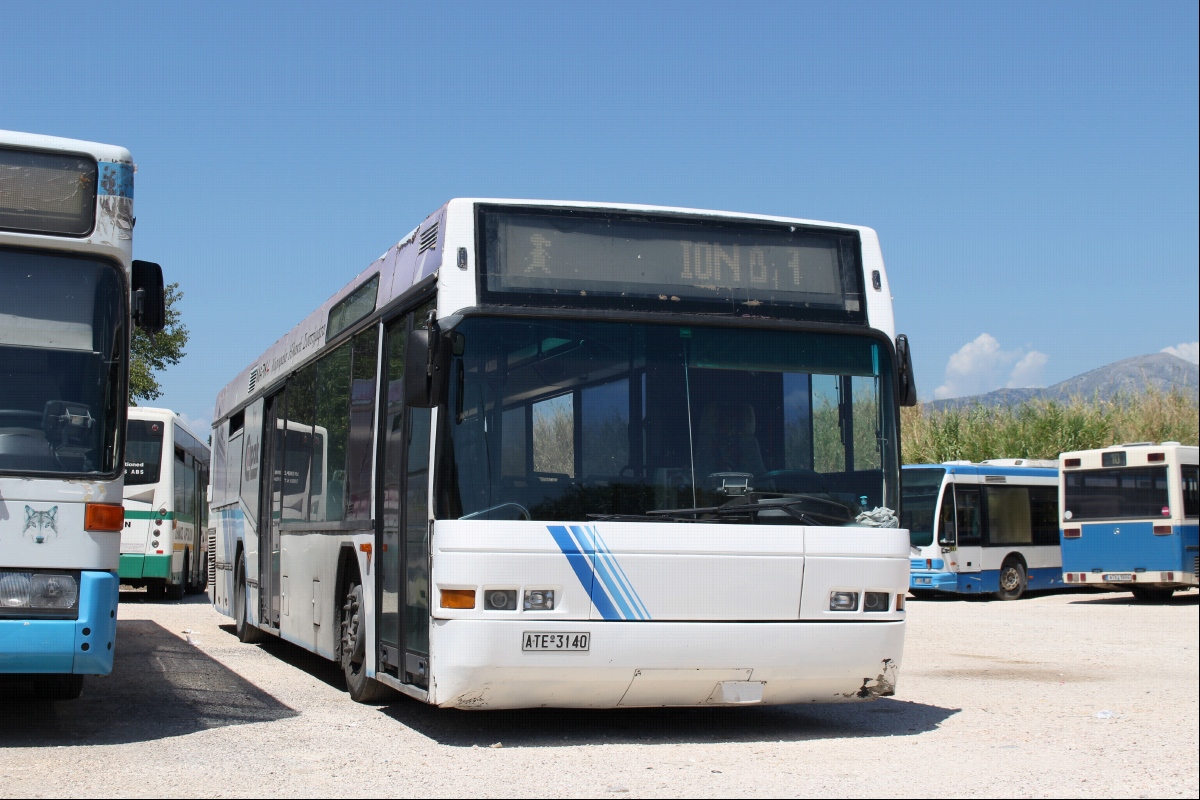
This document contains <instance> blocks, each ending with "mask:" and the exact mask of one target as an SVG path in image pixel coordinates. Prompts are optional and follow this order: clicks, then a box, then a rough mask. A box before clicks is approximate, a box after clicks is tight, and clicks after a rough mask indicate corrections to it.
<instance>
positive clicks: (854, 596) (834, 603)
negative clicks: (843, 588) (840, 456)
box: [829, 592, 858, 611]
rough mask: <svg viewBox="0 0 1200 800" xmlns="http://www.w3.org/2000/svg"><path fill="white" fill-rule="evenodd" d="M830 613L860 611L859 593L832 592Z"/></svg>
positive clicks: (830, 594) (830, 595)
mask: <svg viewBox="0 0 1200 800" xmlns="http://www.w3.org/2000/svg"><path fill="white" fill-rule="evenodd" d="M829 610H830V611H858V592H830V593H829Z"/></svg>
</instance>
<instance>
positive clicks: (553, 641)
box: [521, 631, 591, 651]
mask: <svg viewBox="0 0 1200 800" xmlns="http://www.w3.org/2000/svg"><path fill="white" fill-rule="evenodd" d="M590 640H591V634H588V633H530V632H528V631H526V632H525V633H523V634H521V641H522V644H521V649H522V650H526V651H529V650H533V651H557V650H587V649H588V645H589V644H590Z"/></svg>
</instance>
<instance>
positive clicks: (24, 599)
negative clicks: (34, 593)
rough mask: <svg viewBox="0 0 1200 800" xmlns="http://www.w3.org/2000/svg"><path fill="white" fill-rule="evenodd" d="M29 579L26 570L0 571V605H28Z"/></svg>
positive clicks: (18, 606) (10, 606) (16, 606)
mask: <svg viewBox="0 0 1200 800" xmlns="http://www.w3.org/2000/svg"><path fill="white" fill-rule="evenodd" d="M29 589H30V580H29V573H28V572H3V573H0V606H3V607H5V608H28V607H29Z"/></svg>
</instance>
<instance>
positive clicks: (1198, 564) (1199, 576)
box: [1192, 556, 1200, 583]
mask: <svg viewBox="0 0 1200 800" xmlns="http://www.w3.org/2000/svg"><path fill="white" fill-rule="evenodd" d="M1192 572H1193V573H1195V575H1196V583H1200V556H1192Z"/></svg>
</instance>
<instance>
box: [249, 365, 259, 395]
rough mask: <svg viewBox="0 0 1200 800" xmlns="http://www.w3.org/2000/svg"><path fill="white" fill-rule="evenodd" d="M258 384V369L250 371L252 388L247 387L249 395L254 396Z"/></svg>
mask: <svg viewBox="0 0 1200 800" xmlns="http://www.w3.org/2000/svg"><path fill="white" fill-rule="evenodd" d="M257 383H258V367H255V368H254V369H252V370H250V386H249V387H247V389H246V393H247V394H254V385H255V384H257Z"/></svg>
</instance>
